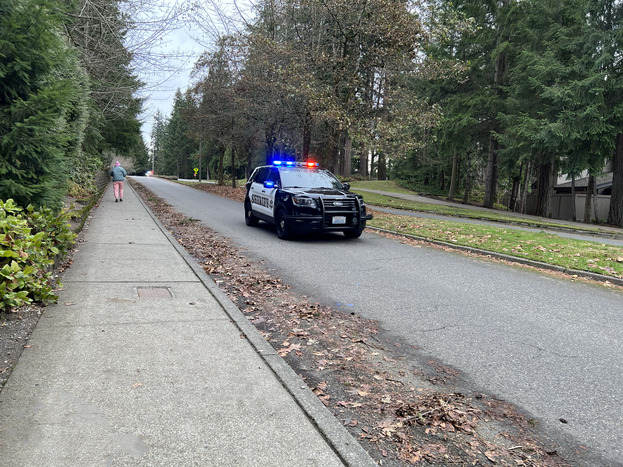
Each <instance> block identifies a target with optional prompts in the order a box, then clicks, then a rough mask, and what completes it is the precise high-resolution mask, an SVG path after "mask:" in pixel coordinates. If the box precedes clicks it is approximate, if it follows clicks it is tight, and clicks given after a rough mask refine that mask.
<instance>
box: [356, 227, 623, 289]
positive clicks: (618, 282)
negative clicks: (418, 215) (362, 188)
mask: <svg viewBox="0 0 623 467" xmlns="http://www.w3.org/2000/svg"><path fill="white" fill-rule="evenodd" d="M366 228H367V229H370V230H374V231H377V232H383V233H387V234H392V235H397V236H399V237H405V238H410V239H413V240H418V241H420V242H424V243H430V244H432V245H439V246H443V247H447V248H452V249H453V250H459V251H465V252H468V253H474V254H477V255H480V256H488V257H490V258H496V259H503V260H505V261H508V262H510V263H517V264H524V265H526V266H533V267H536V268H539V269H547V270H550V271H556V272H561V273H563V274H567V275H570V276H577V277H584V278H586V279H591V280H594V281H597V282H610V283H612V284H615V285H619V286H623V279H621V278H618V277H612V276H605V275H603V274H597V273H595V272H589V271H578V270H577V269H568V268H563V267H562V266H556V265H553V264H548V263H541V262H540V261H534V260H531V259H523V258H518V257H516V256H510V255H505V254H504V253H496V252H494V251H487V250H481V249H479V248H473V247H469V246H463V245H454V244H452V243H446V242H441V241H438V240H431V239H429V238H425V237H418V236H416V235H410V234H405V233H400V232H394V231H393V230H387V229H381V228H380V227H370V226H366Z"/></svg>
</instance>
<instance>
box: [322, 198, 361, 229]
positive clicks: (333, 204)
mask: <svg viewBox="0 0 623 467" xmlns="http://www.w3.org/2000/svg"><path fill="white" fill-rule="evenodd" d="M322 205H323V211H324V221H323V223H322V224H323V228H324V229H327V230H333V229H339V230H343V229H344V228H345V227H351V226H352V225H353V224H352V223H353V220H354V219H353V218H356V215H357V201H356V200H355V198H337V199H331V198H328V199H327V198H325V199H322ZM335 216H340V217H342V216H344V217H345V222H344V223H343V224H335V223H334V222H333V218H334V217H335Z"/></svg>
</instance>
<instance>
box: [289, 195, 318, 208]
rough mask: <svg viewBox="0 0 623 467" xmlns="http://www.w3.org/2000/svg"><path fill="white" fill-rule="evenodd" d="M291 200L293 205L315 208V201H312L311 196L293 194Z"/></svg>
mask: <svg viewBox="0 0 623 467" xmlns="http://www.w3.org/2000/svg"><path fill="white" fill-rule="evenodd" d="M292 201H293V202H294V204H295V206H299V207H302V208H303V207H305V208H315V207H316V201H314V199H313V198H307V197H304V196H293V197H292Z"/></svg>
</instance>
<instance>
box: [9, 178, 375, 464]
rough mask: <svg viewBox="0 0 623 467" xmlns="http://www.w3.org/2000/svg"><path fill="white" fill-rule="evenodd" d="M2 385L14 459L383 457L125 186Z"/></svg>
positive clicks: (366, 460)
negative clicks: (365, 445) (369, 449)
mask: <svg viewBox="0 0 623 467" xmlns="http://www.w3.org/2000/svg"><path fill="white" fill-rule="evenodd" d="M73 259H74V263H73V265H72V266H71V268H70V269H68V270H67V271H66V272H65V274H64V276H63V278H62V280H63V284H64V288H63V290H62V291H61V292H60V299H59V302H58V304H57V305H54V306H49V307H48V308H47V309H46V311H45V313H44V314H43V316H42V318H41V319H40V321H39V324H38V325H37V328H36V329H35V332H34V333H33V335H32V337H31V339H30V341H29V347H28V348H26V349H24V352H23V354H22V356H21V358H20V360H19V362H18V364H17V366H16V367H15V369H14V371H13V373H12V375H11V377H10V378H9V380H8V382H7V384H6V386H5V387H4V389H2V392H1V393H0V464H1V465H3V466H10V467H18V466H28V467H33V466H46V467H52V466H59V467H60V466H81V467H82V466H130V465H140V466H143V465H145V466H147V465H149V466H190V465H193V466H194V465H197V466H199V465H200V466H271V467H272V466H288V467H291V466H334V465H352V466H366V465H376V464H375V463H374V461H373V460H372V459H371V458H370V457H369V456H368V455H367V453H366V452H365V451H364V450H363V449H362V448H361V446H360V445H359V444H358V443H357V442H356V441H355V440H354V439H353V438H352V437H351V436H350V435H349V434H348V432H347V431H346V430H345V428H344V427H343V426H342V425H341V424H340V422H339V421H338V420H337V419H336V418H334V417H333V416H332V415H331V414H330V413H329V411H328V410H327V409H326V408H325V407H324V406H323V405H322V403H320V401H318V399H317V398H316V397H315V396H314V395H313V394H312V392H311V391H310V390H309V389H308V388H307V386H306V385H305V384H304V383H303V382H302V380H301V379H300V378H299V377H298V376H296V374H294V372H293V371H292V370H291V369H290V367H288V366H287V365H286V364H285V362H284V361H283V360H282V359H281V357H279V356H278V355H277V353H276V352H275V351H274V350H273V349H272V348H271V347H270V345H269V344H268V343H267V342H266V340H265V339H264V338H263V337H262V336H261V335H260V334H259V333H258V332H257V331H256V330H255V328H254V327H253V326H252V325H251V324H250V323H249V322H248V320H247V319H246V318H245V317H244V316H243V315H242V313H241V312H240V311H239V310H238V309H237V308H236V307H235V306H234V305H233V304H232V303H231V302H230V301H229V300H228V299H227V297H226V296H225V294H224V293H222V292H221V291H220V290H219V289H218V288H217V287H216V286H215V284H214V283H213V282H212V280H211V279H210V278H209V277H208V276H207V275H205V274H204V272H203V271H202V270H201V268H200V267H199V266H198V265H197V264H196V263H195V262H194V260H193V259H192V258H190V257H189V256H188V255H187V254H186V252H185V251H184V250H183V249H182V248H181V247H180V246H179V245H178V244H177V242H175V240H174V239H173V238H172V237H171V236H170V235H169V234H168V232H166V230H165V229H164V228H163V227H162V225H161V224H160V223H159V222H158V221H157V220H156V219H155V218H154V217H153V216H152V215H151V212H150V211H149V210H148V209H147V208H146V207H145V206H144V204H143V203H142V202H141V200H140V199H139V198H138V197H137V196H136V194H135V193H134V192H133V191H132V189H131V188H130V186H129V185H128V184H126V187H125V194H124V200H123V202H122V203H115V202H114V199H113V195H112V189H111V187H110V186H109V188H108V191H107V192H106V194H105V196H104V197H103V199H102V200H101V202H100V205H99V207H98V208H96V210H94V212H93V213H92V219H91V221H90V223H89V225H88V227H87V229H86V231H85V235H84V241H83V242H82V243H80V244H79V245H78V251H77V252H76V253H75V255H74V258H73Z"/></svg>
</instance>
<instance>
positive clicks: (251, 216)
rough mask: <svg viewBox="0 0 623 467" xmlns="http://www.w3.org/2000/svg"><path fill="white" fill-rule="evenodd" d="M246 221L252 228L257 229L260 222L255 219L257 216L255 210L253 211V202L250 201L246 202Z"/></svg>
mask: <svg viewBox="0 0 623 467" xmlns="http://www.w3.org/2000/svg"><path fill="white" fill-rule="evenodd" d="M244 221H245V222H246V223H247V225H248V226H250V227H255V226H256V225H257V223H258V222H259V219H258V218H257V217H255V214H253V210H252V209H251V202H250V201H249V200H246V201H245V202H244Z"/></svg>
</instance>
